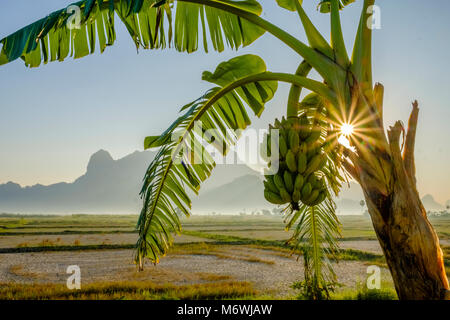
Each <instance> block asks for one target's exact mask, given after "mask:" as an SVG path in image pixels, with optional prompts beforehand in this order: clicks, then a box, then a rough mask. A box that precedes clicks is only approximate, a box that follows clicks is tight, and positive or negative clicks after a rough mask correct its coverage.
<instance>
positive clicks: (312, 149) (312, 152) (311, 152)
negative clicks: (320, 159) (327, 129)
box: [306, 146, 317, 162]
mask: <svg viewBox="0 0 450 320" xmlns="http://www.w3.org/2000/svg"><path fill="white" fill-rule="evenodd" d="M316 154H317V150H316V148H315V147H314V146H310V147H309V148H308V152H306V158H307V159H308V162H309V161H311V159H312V158H314V156H315V155H316Z"/></svg>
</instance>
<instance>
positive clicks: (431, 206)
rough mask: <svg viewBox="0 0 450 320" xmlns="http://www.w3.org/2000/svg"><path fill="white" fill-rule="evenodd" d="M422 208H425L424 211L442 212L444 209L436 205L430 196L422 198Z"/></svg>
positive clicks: (440, 205)
mask: <svg viewBox="0 0 450 320" xmlns="http://www.w3.org/2000/svg"><path fill="white" fill-rule="evenodd" d="M422 203H423V206H424V207H425V210H427V211H441V210H444V209H445V207H444V206H443V205H442V204H440V203H438V202H437V201H436V200H434V198H433V196H432V195H431V194H427V195H425V196H424V197H423V198H422Z"/></svg>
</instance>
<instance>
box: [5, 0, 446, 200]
mask: <svg viewBox="0 0 450 320" xmlns="http://www.w3.org/2000/svg"><path fill="white" fill-rule="evenodd" d="M260 2H261V4H262V6H263V8H264V12H263V17H264V18H265V19H267V20H269V21H271V22H273V23H275V24H277V25H278V26H280V27H282V28H283V29H285V30H287V31H289V32H290V33H291V34H293V35H295V36H296V37H298V38H299V39H300V40H302V41H304V42H306V38H305V35H304V33H303V31H302V28H301V25H300V24H299V21H298V17H297V15H296V13H293V12H289V11H286V10H284V9H281V8H279V7H278V6H277V5H276V2H275V1H274V0H261V1H260ZM70 3H71V2H70V1H66V0H46V1H35V0H3V1H1V4H0V38H3V37H4V36H7V35H9V34H11V33H12V32H14V31H16V30H17V29H19V28H22V27H23V26H25V25H27V24H29V23H32V22H34V21H36V20H38V19H40V18H42V17H44V16H46V15H47V14H49V13H50V12H52V11H55V10H58V9H61V8H64V7H66V6H67V5H69V4H70ZM316 3H317V1H316V0H314V1H313V0H304V7H305V10H306V12H307V13H308V14H309V15H310V18H311V19H312V21H313V23H314V24H315V25H316V26H318V28H319V30H320V31H321V32H322V34H324V35H325V36H326V37H328V35H329V17H328V15H324V14H320V13H318V12H317V11H316V10H315V4H316ZM361 4H362V0H357V1H356V3H355V4H352V5H350V6H349V7H347V8H346V9H345V10H344V11H343V12H342V23H343V31H344V36H345V41H346V43H347V47H348V48H350V49H351V48H352V44H353V40H354V36H355V33H356V28H357V24H358V20H359V14H360V8H361ZM377 5H378V6H379V7H380V9H381V29H379V30H374V39H373V67H374V81H377V82H381V83H383V85H384V86H385V102H384V106H385V111H384V113H385V124H386V125H392V124H393V123H394V122H395V121H396V120H403V122H404V123H405V124H406V123H407V120H408V117H409V112H410V110H411V101H412V100H414V99H418V101H419V103H420V108H421V109H420V118H419V125H418V136H417V141H416V167H417V178H418V189H419V192H420V193H421V195H425V194H428V193H429V194H432V195H433V196H434V197H435V199H436V200H437V201H439V202H441V203H444V202H445V201H447V200H449V199H450V183H449V182H450V181H449V180H450V166H449V163H450V144H449V142H448V139H449V137H450V126H449V120H450V109H449V104H450V77H449V73H450V59H449V54H448V52H450V41H449V36H448V31H449V30H450V19H448V12H450V1H448V0H433V3H432V5H430V2H429V1H423V0H401V1H398V0H397V1H392V0H378V1H377ZM116 32H117V41H116V43H115V45H114V46H113V47H109V48H107V49H106V51H105V53H104V54H100V53H96V54H94V55H91V56H88V57H85V58H83V59H79V60H73V59H71V58H68V59H67V60H66V61H64V62H62V63H60V62H53V63H49V64H47V65H45V66H41V67H39V68H36V69H28V68H26V67H25V66H24V63H23V61H22V60H17V61H15V62H12V63H10V64H8V65H5V66H2V67H0V184H1V183H6V182H8V181H14V182H16V183H19V184H21V185H22V186H27V185H34V184H37V183H40V184H43V185H48V184H52V183H57V182H61V181H66V182H71V181H73V180H74V179H76V178H77V177H79V176H80V175H82V174H83V173H84V172H85V170H86V165H87V162H88V160H89V157H90V156H91V155H92V154H93V153H94V152H96V151H98V150H99V149H105V150H108V151H109V152H110V153H111V154H112V156H113V157H114V158H121V157H123V156H126V155H127V154H129V153H132V152H134V151H136V150H142V149H143V140H144V137H146V136H148V135H157V134H159V133H161V132H162V131H163V130H164V129H166V128H167V127H168V126H169V125H170V123H171V122H172V121H173V120H174V119H175V117H176V116H177V114H178V111H179V109H180V107H181V106H183V105H184V104H186V103H187V102H190V101H192V100H194V99H196V98H198V97H199V96H201V95H202V94H203V93H204V92H205V91H206V90H207V89H208V88H210V84H208V83H206V82H202V81H201V74H202V72H203V71H204V70H210V71H213V70H214V69H215V67H216V66H217V65H218V64H219V63H220V62H222V61H226V60H228V59H230V58H232V57H234V56H236V55H241V54H246V53H252V54H257V55H259V56H261V57H262V58H264V60H265V61H266V64H267V67H268V69H269V70H270V71H274V72H290V73H294V72H295V69H296V68H297V66H298V64H299V62H300V61H301V60H300V59H301V58H300V57H299V56H298V55H297V54H296V53H294V52H292V50H291V49H289V48H288V47H286V46H285V45H284V44H283V43H281V42H279V40H277V39H276V38H274V37H272V36H271V35H269V34H265V35H264V36H263V37H261V38H260V39H258V40H257V41H256V42H255V43H254V44H252V45H251V46H248V47H246V48H243V49H240V50H239V51H238V52H236V51H232V50H229V49H228V50H225V51H224V52H222V53H215V52H211V51H210V53H208V54H206V53H204V52H203V51H198V52H196V53H193V54H185V53H179V52H176V51H175V50H173V49H167V50H163V51H150V50H141V51H139V52H138V53H137V52H136V48H135V46H134V44H133V42H132V40H131V38H130V37H129V35H128V34H127V32H126V30H125V28H124V26H123V25H122V23H121V22H120V20H119V19H117V20H116ZM288 89H289V87H288V86H287V85H280V87H279V90H278V91H277V94H276V96H275V98H274V99H273V100H272V101H271V102H270V103H268V104H267V105H266V111H265V112H264V113H263V115H262V117H261V118H260V119H256V118H255V117H252V120H253V125H255V126H257V127H266V126H267V124H268V123H271V122H273V119H274V118H275V117H280V116H281V115H283V114H284V113H285V105H286V97H287V93H288Z"/></svg>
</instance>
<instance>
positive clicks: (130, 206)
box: [0, 150, 258, 213]
mask: <svg viewBox="0 0 450 320" xmlns="http://www.w3.org/2000/svg"><path fill="white" fill-rule="evenodd" d="M155 154H156V153H155V152H152V151H144V152H138V151H136V152H134V153H132V154H130V155H128V156H126V157H123V158H121V159H118V160H114V159H113V158H112V157H111V155H110V154H109V153H108V152H107V151H105V150H100V151H98V152H96V153H94V154H93V155H92V156H91V158H90V160H89V162H88V165H87V168H86V173H85V174H84V175H82V176H81V177H79V178H78V179H76V180H75V181H74V182H72V183H57V184H53V185H49V186H43V185H40V184H37V185H34V186H31V187H23V188H22V187H21V186H20V185H18V184H16V183H13V182H8V183H6V184H1V185H0V212H11V213H138V212H139V211H140V209H141V205H142V201H141V199H140V198H139V191H140V190H141V185H142V178H143V176H144V173H145V170H146V169H147V167H148V165H149V164H150V162H151V161H152V160H153V158H154V156H155ZM252 174H253V175H255V176H256V175H258V174H257V173H256V172H255V171H253V170H251V169H250V168H248V167H247V166H245V165H234V166H225V165H218V166H217V167H216V168H215V169H214V174H213V175H212V177H211V178H210V179H208V181H206V182H205V183H204V185H203V186H202V191H201V193H205V192H208V190H212V189H214V188H217V187H219V186H221V185H223V184H226V183H230V182H232V181H233V180H234V179H236V178H238V177H240V176H244V175H247V176H249V175H252ZM209 199H210V197H208V200H209ZM207 202H208V201H207Z"/></svg>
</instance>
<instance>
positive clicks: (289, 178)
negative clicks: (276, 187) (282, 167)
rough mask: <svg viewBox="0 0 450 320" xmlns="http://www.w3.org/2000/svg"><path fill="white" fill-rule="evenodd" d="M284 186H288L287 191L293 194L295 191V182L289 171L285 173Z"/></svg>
mask: <svg viewBox="0 0 450 320" xmlns="http://www.w3.org/2000/svg"><path fill="white" fill-rule="evenodd" d="M283 178H284V185H285V186H286V190H287V191H288V192H289V193H292V191H294V182H293V181H292V176H291V174H290V173H289V171H285V172H284V176H283Z"/></svg>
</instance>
